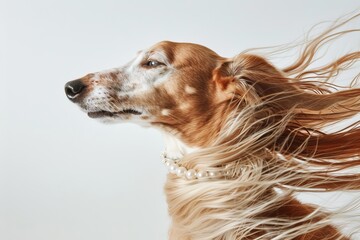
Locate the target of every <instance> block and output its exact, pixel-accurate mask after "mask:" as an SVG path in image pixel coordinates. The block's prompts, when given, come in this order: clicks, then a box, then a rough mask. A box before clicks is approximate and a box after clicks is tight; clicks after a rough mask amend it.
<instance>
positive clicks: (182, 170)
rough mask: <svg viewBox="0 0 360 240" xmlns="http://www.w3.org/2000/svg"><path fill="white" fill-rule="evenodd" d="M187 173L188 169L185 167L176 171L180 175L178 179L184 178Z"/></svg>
mask: <svg viewBox="0 0 360 240" xmlns="http://www.w3.org/2000/svg"><path fill="white" fill-rule="evenodd" d="M185 173H186V168H184V167H179V168H178V169H177V171H176V175H178V177H183V176H184V175H185Z"/></svg>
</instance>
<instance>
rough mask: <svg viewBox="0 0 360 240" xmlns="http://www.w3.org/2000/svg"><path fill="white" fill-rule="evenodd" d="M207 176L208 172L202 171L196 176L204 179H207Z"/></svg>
mask: <svg viewBox="0 0 360 240" xmlns="http://www.w3.org/2000/svg"><path fill="white" fill-rule="evenodd" d="M207 175H208V173H207V171H204V170H201V171H199V172H198V173H197V174H196V176H197V178H204V177H207Z"/></svg>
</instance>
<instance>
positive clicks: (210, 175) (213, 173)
mask: <svg viewBox="0 0 360 240" xmlns="http://www.w3.org/2000/svg"><path fill="white" fill-rule="evenodd" d="M219 175H220V172H219V171H209V177H211V178H216V177H218V176H219Z"/></svg>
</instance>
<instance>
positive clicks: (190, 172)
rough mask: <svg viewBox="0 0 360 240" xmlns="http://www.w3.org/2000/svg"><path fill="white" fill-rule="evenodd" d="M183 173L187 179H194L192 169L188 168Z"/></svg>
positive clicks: (194, 175)
mask: <svg viewBox="0 0 360 240" xmlns="http://www.w3.org/2000/svg"><path fill="white" fill-rule="evenodd" d="M185 175H186V178H187V179H189V180H191V179H194V178H196V171H195V170H194V169H189V170H188V171H187V172H186V174H185Z"/></svg>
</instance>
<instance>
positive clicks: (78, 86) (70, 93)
mask: <svg viewBox="0 0 360 240" xmlns="http://www.w3.org/2000/svg"><path fill="white" fill-rule="evenodd" d="M85 88H86V86H85V85H84V84H83V82H82V81H81V80H80V79H78V80H74V81H70V82H68V83H66V84H65V93H66V96H67V97H68V98H69V99H70V100H71V101H75V99H76V98H77V97H79V96H80V94H81V92H82V91H83V90H84V89H85Z"/></svg>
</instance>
